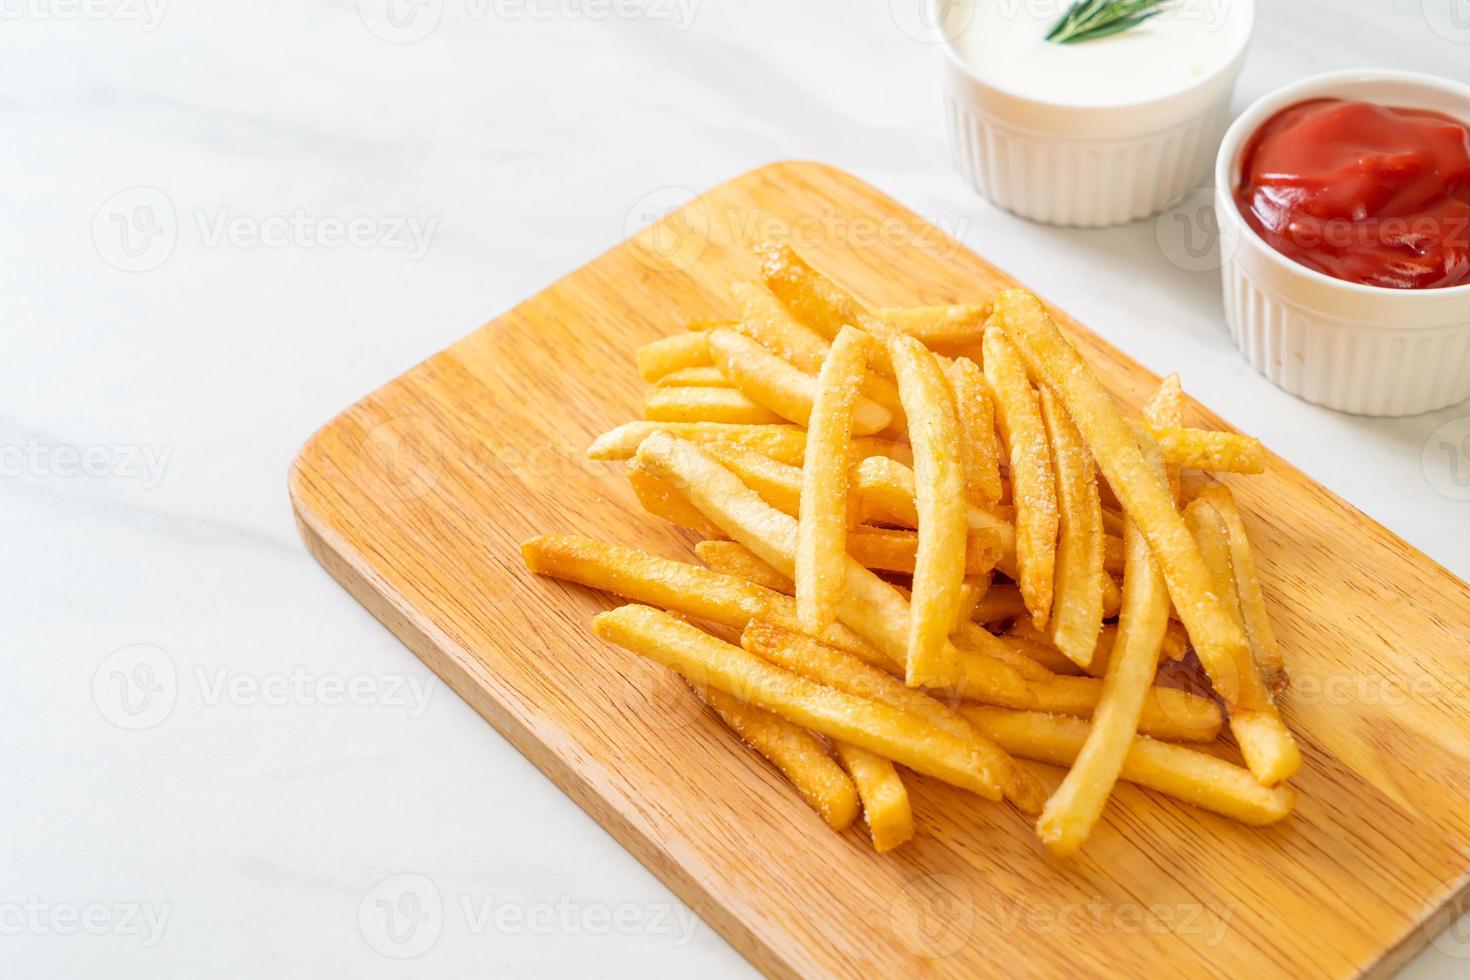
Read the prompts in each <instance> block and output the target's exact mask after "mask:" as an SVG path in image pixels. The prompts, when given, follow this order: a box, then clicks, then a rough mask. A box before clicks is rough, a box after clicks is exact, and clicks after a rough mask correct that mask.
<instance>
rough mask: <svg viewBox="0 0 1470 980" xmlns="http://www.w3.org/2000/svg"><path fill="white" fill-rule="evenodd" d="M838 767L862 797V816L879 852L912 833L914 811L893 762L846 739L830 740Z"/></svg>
mask: <svg viewBox="0 0 1470 980" xmlns="http://www.w3.org/2000/svg"><path fill="white" fill-rule="evenodd" d="M832 749H833V751H835V752H836V753H837V758H838V759H839V760H840V761H841V762H842V768H844V769H846V770H847V774H848V775H849V776H851V777H852V781H853V782H854V783H856V784H857V791H858V796H860V797H861V798H862V801H863V819H864V820H865V821H866V822H867V824H868V833H869V835H871V836H872V838H873V850H875V851H877V852H878V853H879V854H883V853H885V852H887V851H891V850H893V849H894V848H895V847H897V846H898V845H900V844H902V843H904V842H905V841H908V840H909V839H911V838H912V837H913V836H914V813H913V809H912V808H911V807H910V806H909V793H908V790H906V789H904V785H903V780H902V779H900V778H899V775H898V770H897V769H895V768H893V763H891V762H889V761H888V760H887V759H885V758H883V757H882V756H881V755H874V754H873V753H872V752H869V751H868V750H867V749H860V748H858V747H857V746H856V745H850V744H848V743H847V742H833V743H832Z"/></svg>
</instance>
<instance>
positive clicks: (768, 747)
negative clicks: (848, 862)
mask: <svg viewBox="0 0 1470 980" xmlns="http://www.w3.org/2000/svg"><path fill="white" fill-rule="evenodd" d="M691 686H692V687H694V693H695V694H697V695H698V696H699V697H700V698H702V699H703V700H704V703H705V704H708V705H709V706H710V707H711V708H713V709H714V712H715V714H717V715H719V716H720V720H721V721H723V722H724V723H725V725H726V726H727V727H729V729H730V730H731V731H733V732H734V733H735V734H736V735H738V736H740V739H741V741H743V742H745V744H746V745H749V746H750V747H751V748H753V749H755V750H756V751H757V752H759V753H760V754H761V755H763V756H765V757H766V758H767V759H768V760H770V762H771V764H772V765H774V766H775V767H776V768H777V769H779V770H781V774H782V775H783V776H785V777H786V778H787V780H789V781H790V783H791V785H792V786H794V787H796V791H797V792H798V793H800V794H801V798H802V799H803V800H805V801H806V803H807V805H808V806H810V807H811V808H812V809H813V810H816V811H817V813H819V814H821V816H822V819H823V820H825V821H827V825H828V826H829V827H831V828H832V829H833V830H835V831H837V832H838V833H841V832H842V831H844V830H846V829H847V828H848V827H850V826H852V822H853V821H854V820H856V819H857V815H858V807H859V802H860V794H859V790H858V787H857V786H855V785H854V784H853V780H852V779H849V778H848V776H847V775H846V774H845V773H844V772H843V771H842V767H841V766H839V765H837V763H835V762H833V761H832V757H831V756H830V755H828V754H827V750H826V749H825V748H824V747H823V746H822V743H820V742H818V741H817V739H816V738H815V736H813V735H812V734H811V733H810V732H808V731H806V730H805V729H803V728H801V727H800V726H797V725H793V724H792V723H791V722H789V721H787V720H786V719H785V718H782V717H781V716H779V715H773V714H771V713H770V712H769V711H763V710H761V709H760V708H757V707H755V706H754V705H750V704H747V703H746V702H744V701H741V700H739V699H737V698H734V697H731V696H730V695H728V694H726V693H725V692H724V691H721V690H718V689H716V688H713V687H708V686H703V685H691ZM862 798H863V799H865V797H862Z"/></svg>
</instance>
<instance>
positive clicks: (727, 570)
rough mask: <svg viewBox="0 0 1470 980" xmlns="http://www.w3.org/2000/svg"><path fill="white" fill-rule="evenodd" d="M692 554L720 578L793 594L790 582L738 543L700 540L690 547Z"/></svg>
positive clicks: (794, 587) (793, 585)
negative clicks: (720, 575) (742, 580)
mask: <svg viewBox="0 0 1470 980" xmlns="http://www.w3.org/2000/svg"><path fill="white" fill-rule="evenodd" d="M700 516H701V517H702V516H703V515H700ZM694 554H695V555H697V556H698V557H699V560H700V561H702V562H704V563H705V565H707V566H708V567H709V568H711V569H713V570H714V571H716V572H720V573H722V574H724V575H733V576H734V577H735V578H738V579H744V580H745V581H747V582H753V583H755V584H756V585H760V586H764V587H765V588H767V589H771V590H773V591H776V592H780V593H781V594H782V595H793V594H794V593H795V592H796V585H795V583H793V582H792V581H791V579H789V578H787V577H786V576H785V575H782V574H781V573H780V572H778V571H776V570H775V569H774V568H772V567H771V566H770V565H767V564H766V563H765V562H763V561H761V560H760V559H759V558H757V557H756V556H755V554H754V553H752V552H751V550H750V549H749V548H747V547H745V545H743V544H741V543H740V542H738V541H716V540H707V541H701V542H699V543H698V544H696V545H695V546H694Z"/></svg>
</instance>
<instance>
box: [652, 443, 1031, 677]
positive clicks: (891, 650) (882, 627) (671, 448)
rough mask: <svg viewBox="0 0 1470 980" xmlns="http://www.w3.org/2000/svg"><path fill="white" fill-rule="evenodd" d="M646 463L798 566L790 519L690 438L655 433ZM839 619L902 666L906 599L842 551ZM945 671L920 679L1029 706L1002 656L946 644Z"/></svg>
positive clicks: (734, 529)
mask: <svg viewBox="0 0 1470 980" xmlns="http://www.w3.org/2000/svg"><path fill="white" fill-rule="evenodd" d="M638 458H639V459H640V460H642V461H643V462H644V463H646V464H647V465H648V467H649V469H650V470H651V471H652V472H654V473H655V474H657V475H658V476H661V477H663V478H664V479H665V480H668V481H669V482H671V483H674V484H675V485H677V486H679V487H680V488H682V489H683V491H684V494H685V496H687V497H688V498H689V501H690V503H692V504H694V506H695V507H697V508H699V510H700V512H701V513H703V514H704V516H705V517H706V518H707V519H709V521H710V523H712V524H714V525H715V526H716V527H718V528H720V530H721V531H723V532H724V533H725V534H727V535H729V537H731V538H732V539H734V540H736V541H739V542H740V543H741V544H743V545H745V546H746V547H747V548H749V549H750V550H751V551H753V552H754V553H755V554H756V555H757V556H759V557H760V558H761V560H763V561H765V562H766V563H767V564H769V565H771V566H772V567H773V568H775V569H776V570H777V571H779V572H781V574H783V575H790V574H791V573H792V572H794V570H795V567H796V533H797V532H796V522H795V521H794V520H792V519H791V518H790V517H789V516H787V515H786V514H783V513H781V512H780V511H778V510H776V509H774V508H773V507H771V506H770V505H769V504H767V503H766V502H765V501H763V500H761V498H760V497H759V495H757V494H756V493H755V492H754V491H753V490H751V489H749V488H748V487H746V486H745V484H743V483H741V482H740V479H739V477H737V476H735V474H733V473H731V472H730V471H729V470H727V469H725V468H724V467H723V466H721V465H720V464H719V463H718V462H717V461H716V460H715V459H713V458H712V457H711V456H709V454H707V453H705V452H703V451H702V450H701V449H700V448H699V447H698V446H696V445H695V444H693V443H691V442H687V441H684V440H680V439H677V438H674V437H672V436H669V435H667V434H665V433H655V434H654V435H651V436H649V437H648V439H646V440H644V442H643V444H642V445H641V446H639V447H638ZM837 615H838V618H839V619H840V620H841V621H842V622H843V623H844V624H846V625H847V626H848V627H850V628H851V629H852V631H853V632H855V633H857V634H858V635H859V636H862V637H864V638H865V639H867V640H868V641H869V643H871V645H872V647H874V648H876V649H878V650H879V651H881V653H882V655H883V656H884V658H885V659H886V660H887V662H888V663H889V664H890V665H892V666H893V667H894V668H895V669H898V670H903V669H905V659H906V657H907V651H908V635H909V629H910V627H909V621H910V619H911V617H912V614H911V611H910V609H909V604H908V603H907V602H906V601H905V600H904V598H903V596H901V595H899V593H898V592H897V591H896V590H895V589H894V588H893V586H891V585H889V584H888V583H887V582H884V581H883V580H882V579H880V578H878V576H876V575H874V574H873V573H872V572H870V571H868V570H867V569H866V568H863V567H862V566H861V565H859V564H858V563H857V562H856V561H854V560H853V559H852V558H851V557H848V558H847V571H846V588H844V589H843V592H842V602H841V605H840V606H839V607H838V611H837ZM944 660H945V663H944V667H945V670H944V673H943V674H942V675H940V676H935V677H932V678H925V679H924V680H925V682H926V684H928V685H929V686H934V687H945V688H954V689H958V690H959V691H961V692H963V695H964V696H966V697H973V698H979V699H983V700H986V701H989V702H991V703H994V704H1005V705H1009V706H1018V705H1019V706H1027V705H1029V704H1031V696H1030V694H1029V692H1028V691H1027V689H1026V681H1025V680H1024V678H1022V677H1021V675H1020V674H1018V673H1016V671H1015V670H1014V669H1013V668H1012V667H1010V666H1008V665H1006V664H1004V663H1001V662H1000V661H998V660H996V659H994V658H991V657H984V656H977V655H975V654H967V653H964V652H962V651H960V650H959V649H957V648H956V647H955V646H954V645H953V644H952V643H946V644H945V651H944Z"/></svg>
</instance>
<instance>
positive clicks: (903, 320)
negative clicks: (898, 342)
mask: <svg viewBox="0 0 1470 980" xmlns="http://www.w3.org/2000/svg"><path fill="white" fill-rule="evenodd" d="M874 313H875V315H876V316H877V317H878V318H879V319H880V320H885V321H887V322H888V323H889V324H891V325H892V326H895V327H897V328H898V329H899V330H902V331H903V332H904V333H906V334H908V335H909V336H910V337H913V338H914V339H915V340H917V341H919V342H920V343H922V344H923V345H924V346H926V347H933V348H936V349H945V350H952V349H954V348H956V347H972V346H974V345H976V344H979V343H980V334H981V333H982V332H984V330H985V321H986V319H987V318H988V317H989V316H990V305H989V304H988V303H951V304H949V305H945V306H909V307H893V306H890V307H886V308H884V309H879V310H875V311H874Z"/></svg>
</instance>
